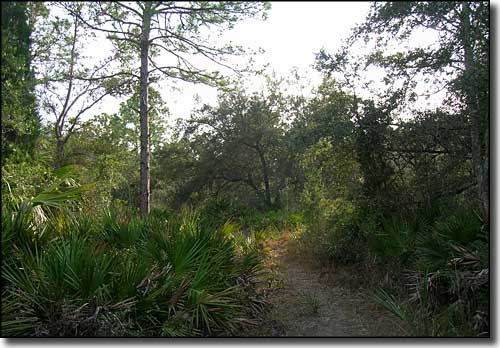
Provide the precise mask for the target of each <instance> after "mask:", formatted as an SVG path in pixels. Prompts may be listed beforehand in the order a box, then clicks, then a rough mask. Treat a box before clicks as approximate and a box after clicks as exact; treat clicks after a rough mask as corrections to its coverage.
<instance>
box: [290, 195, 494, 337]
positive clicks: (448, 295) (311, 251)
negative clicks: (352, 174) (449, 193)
mask: <svg viewBox="0 0 500 348" xmlns="http://www.w3.org/2000/svg"><path fill="white" fill-rule="evenodd" d="M329 203H330V208H331V209H324V208H323V209H321V210H318V211H316V212H315V214H312V215H311V216H310V217H309V219H307V221H306V225H305V228H303V229H302V231H301V233H299V234H298V235H296V236H295V241H296V243H295V248H296V249H298V252H299V253H301V254H302V255H306V254H307V255H309V256H312V258H313V259H314V260H316V262H317V264H318V267H323V268H326V269H327V270H329V272H330V273H331V272H332V270H333V269H335V271H334V272H333V273H335V277H336V279H335V280H336V282H337V283H339V282H340V283H343V284H344V285H349V286H363V287H374V288H379V289H378V290H376V291H375V295H374V299H375V301H376V302H377V303H378V304H380V305H382V306H383V307H384V308H386V309H388V310H389V311H390V312H391V313H393V314H394V315H396V316H397V317H398V318H399V319H401V320H403V321H404V323H405V325H404V326H405V327H407V333H408V334H410V335H416V336H477V335H488V332H489V255H488V250H489V239H488V238H489V235H488V229H487V226H484V225H483V224H482V222H481V220H480V219H479V217H478V215H477V214H476V213H475V212H474V211H472V210H470V209H465V208H460V207H458V208H454V209H440V210H437V211H436V210H435V211H432V212H427V211H417V212H413V213H412V214H411V215H403V214H400V215H394V214H393V215H391V216H388V217H384V216H383V215H378V214H376V213H375V212H373V211H370V210H367V209H361V208H359V207H358V206H355V205H354V204H351V203H349V202H345V201H344V202H342V204H339V202H335V201H333V202H329Z"/></svg>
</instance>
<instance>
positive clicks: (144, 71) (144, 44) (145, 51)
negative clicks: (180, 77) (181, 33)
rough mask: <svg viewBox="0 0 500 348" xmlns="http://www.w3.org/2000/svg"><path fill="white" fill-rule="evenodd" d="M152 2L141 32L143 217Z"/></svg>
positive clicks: (143, 207)
mask: <svg viewBox="0 0 500 348" xmlns="http://www.w3.org/2000/svg"><path fill="white" fill-rule="evenodd" d="M151 7H152V3H151V2H149V1H148V2H146V4H145V9H144V13H143V17H142V34H141V45H140V46H141V69H140V104H139V117H140V127H141V204H140V212H141V216H142V217H146V216H148V215H149V211H150V207H149V203H150V195H151V186H150V182H151V173H150V164H151V163H150V161H151V154H150V145H149V115H148V78H149V67H148V56H149V33H150V30H151Z"/></svg>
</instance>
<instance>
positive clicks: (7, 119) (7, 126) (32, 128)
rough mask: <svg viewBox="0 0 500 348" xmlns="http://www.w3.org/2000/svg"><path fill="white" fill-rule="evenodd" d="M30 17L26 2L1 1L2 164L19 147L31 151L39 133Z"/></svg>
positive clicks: (29, 9)
mask: <svg viewBox="0 0 500 348" xmlns="http://www.w3.org/2000/svg"><path fill="white" fill-rule="evenodd" d="M30 17H36V14H35V11H32V9H31V7H30V6H29V4H28V3H27V2H14V1H6V2H2V92H1V93H2V163H3V161H4V160H5V159H6V158H7V157H9V156H10V155H11V154H13V153H14V152H15V151H16V149H18V148H19V149H21V150H22V151H23V152H26V153H30V154H32V153H33V149H34V146H35V142H36V139H37V137H38V135H39V133H40V117H39V115H38V112H37V109H36V107H37V105H36V100H35V94H34V87H35V79H34V70H33V64H32V56H31V53H30V52H31V49H32V32H33V20H30Z"/></svg>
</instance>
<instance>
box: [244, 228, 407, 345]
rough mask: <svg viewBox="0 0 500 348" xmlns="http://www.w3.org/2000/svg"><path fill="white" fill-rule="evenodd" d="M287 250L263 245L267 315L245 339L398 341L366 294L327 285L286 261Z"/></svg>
mask: <svg viewBox="0 0 500 348" xmlns="http://www.w3.org/2000/svg"><path fill="white" fill-rule="evenodd" d="M287 244H288V242H287V240H286V237H284V238H282V239H280V240H277V241H270V242H269V243H268V245H267V252H268V254H269V260H268V263H267V265H268V267H269V268H270V271H271V275H272V276H271V279H270V280H268V284H267V287H268V289H267V290H266V291H267V301H268V302H269V303H270V310H269V311H268V312H267V314H266V315H265V318H263V320H262V322H261V323H260V325H259V326H258V327H257V328H254V329H253V330H252V331H253V332H251V333H249V335H255V336H288V337H290V336H321V337H325V336H328V337H330V336H344V337H345V336H349V337H353V336H398V335H402V331H401V329H400V328H399V327H400V325H399V324H400V323H398V322H396V321H395V320H394V319H392V317H391V316H390V315H389V314H388V313H387V312H385V311H384V310H381V309H379V308H377V307H376V306H375V305H374V304H373V302H372V301H371V300H370V292H369V291H367V290H364V289H354V290H353V289H352V288H351V289H349V288H345V287H343V286H342V284H337V283H335V282H332V281H327V280H326V279H325V278H326V277H325V276H324V274H322V273H321V272H320V271H318V270H317V269H315V268H314V267H312V266H310V265H308V263H307V262H303V260H301V259H300V258H299V257H296V256H295V257H292V256H291V255H290V254H289V253H288V252H287V248H286V247H287ZM269 286H270V287H269Z"/></svg>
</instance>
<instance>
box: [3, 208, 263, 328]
mask: <svg viewBox="0 0 500 348" xmlns="http://www.w3.org/2000/svg"><path fill="white" fill-rule="evenodd" d="M36 207H37V206H36V205H34V204H33V201H27V200H25V201H24V203H23V205H21V206H19V207H18V208H17V209H4V210H3V211H2V259H3V264H2V282H3V288H2V305H3V306H2V308H3V310H2V335H3V336H9V337H10V336H207V335H215V336H217V335H231V334H235V333H237V332H238V328H240V327H241V325H244V324H245V323H246V322H247V321H248V316H249V315H250V314H251V313H248V311H247V310H246V307H248V304H249V303H251V302H252V300H253V299H252V295H253V294H252V292H251V287H252V282H254V281H255V278H256V276H257V275H258V274H259V272H260V269H261V267H260V256H259V253H258V249H257V248H256V244H255V239H252V238H243V237H242V236H243V234H242V233H240V232H239V231H236V230H235V231H232V233H230V234H228V233H227V227H226V228H225V229H224V228H209V227H207V224H205V223H203V222H202V221H201V219H200V216H199V215H198V214H196V213H192V212H189V211H186V212H183V213H181V214H179V215H174V214H170V213H165V212H161V211H156V212H152V214H151V215H150V216H149V217H148V218H147V219H141V218H139V217H137V216H135V215H134V213H133V212H131V211H127V210H126V209H124V208H123V207H122V208H120V209H111V210H107V211H105V212H103V213H102V214H100V216H96V215H88V214H85V213H82V212H77V211H71V209H69V210H68V209H66V210H65V209H62V208H61V207H57V208H54V207H50V206H49V207H48V206H43V212H41V211H37V209H36Z"/></svg>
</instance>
